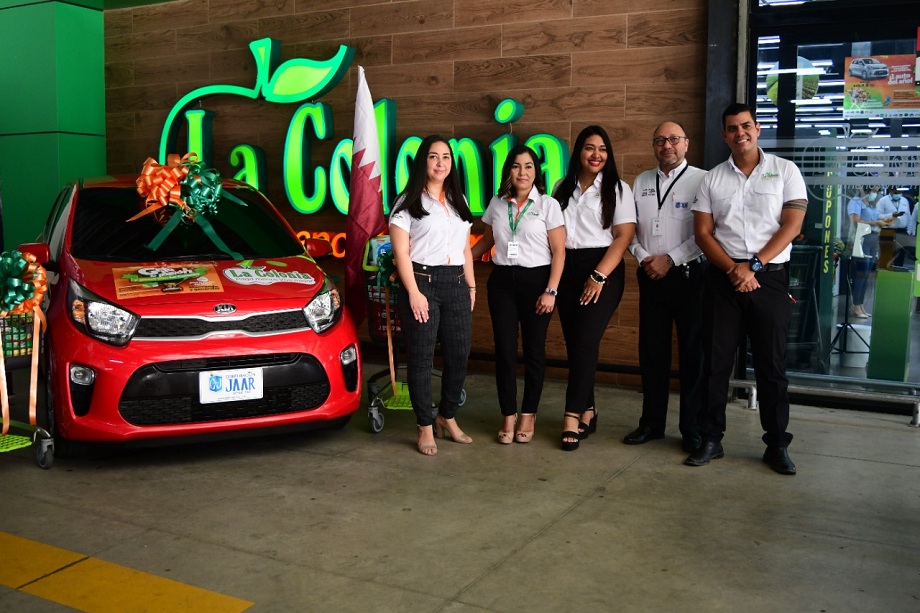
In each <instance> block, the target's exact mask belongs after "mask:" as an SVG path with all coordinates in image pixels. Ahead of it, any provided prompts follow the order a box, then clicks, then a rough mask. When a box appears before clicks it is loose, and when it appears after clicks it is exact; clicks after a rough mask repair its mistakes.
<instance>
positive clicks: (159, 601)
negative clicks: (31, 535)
mask: <svg viewBox="0 0 920 613" xmlns="http://www.w3.org/2000/svg"><path fill="white" fill-rule="evenodd" d="M0 585H4V586H7V587H10V588H13V589H15V590H19V591H21V592H25V593H27V594H32V595H34V596H38V597H40V598H44V599H45V600H51V601H53V602H57V603H59V604H62V605H65V606H68V607H72V608H74V609H79V610H81V611H87V612H88V613H108V612H109V611H112V612H113V613H114V612H118V613H121V612H124V611H151V612H153V611H156V612H166V611H214V612H215V613H216V612H226V613H235V612H239V611H245V610H246V609H248V608H249V607H251V606H252V605H253V604H254V603H252V602H247V601H245V600H240V599H239V598H233V597H231V596H225V595H223V594H218V593H217V592H209V591H207V590H203V589H201V588H197V587H194V586H191V585H186V584H184V583H179V582H178V581H173V580H171V579H164V578H163V577H157V576H156V575H151V574H148V573H143V572H140V571H137V570H133V569H130V568H127V567H125V566H119V565H118V564H112V563H110V562H104V561H102V560H97V559H95V558H89V557H87V556H84V555H82V554H79V553H74V552H72V551H67V550H65V549H59V548H57V547H52V546H51V545H45V544H44V543H39V542H36V541H32V540H29V539H24V538H21V537H18V536H13V535H12V534H7V533H5V532H0Z"/></svg>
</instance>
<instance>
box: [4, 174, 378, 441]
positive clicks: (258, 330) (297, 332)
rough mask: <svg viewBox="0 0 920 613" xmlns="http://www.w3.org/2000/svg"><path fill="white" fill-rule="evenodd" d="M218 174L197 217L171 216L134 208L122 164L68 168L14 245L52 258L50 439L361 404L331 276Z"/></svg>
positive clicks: (248, 423) (308, 422) (227, 425)
mask: <svg viewBox="0 0 920 613" xmlns="http://www.w3.org/2000/svg"><path fill="white" fill-rule="evenodd" d="M222 189H223V191H222V194H223V195H222V196H221V200H220V201H219V202H218V205H217V207H216V212H214V213H213V214H211V215H209V216H208V218H209V223H208V224H197V223H185V222H183V223H180V224H178V225H177V226H176V227H175V228H172V229H170V228H164V224H165V218H164V216H159V215H154V214H149V215H144V216H142V217H140V218H137V219H134V220H132V218H133V217H135V215H137V213H139V212H140V211H142V210H143V207H144V199H143V197H141V196H140V195H139V194H138V191H137V186H136V184H135V178H134V177H131V178H127V177H126V178H113V177H106V178H103V179H98V180H92V181H90V180H85V181H79V182H76V183H74V184H71V185H69V186H68V187H66V188H65V189H64V190H63V191H61V193H60V195H59V196H58V198H57V201H56V202H55V204H54V207H53V209H52V211H51V214H50V216H49V218H48V221H47V223H46V225H45V229H44V233H43V236H42V241H43V242H40V243H36V244H30V245H22V246H21V249H22V250H24V251H29V252H32V253H35V254H36V255H37V256H38V258H39V260H40V261H42V263H43V264H44V266H45V267H46V268H47V270H48V277H49V284H48V295H49V302H48V303H47V305H46V307H47V308H46V314H47V319H48V331H47V334H46V340H45V344H44V352H45V353H44V358H45V359H44V364H45V365H46V375H47V376H46V381H47V388H46V389H47V407H48V411H47V413H48V415H47V417H48V420H49V426H50V427H49V430H51V431H52V432H53V433H54V434H55V439H56V444H55V447H56V449H57V451H58V453H60V452H62V451H63V452H64V453H72V452H74V451H76V450H77V449H80V448H82V447H83V445H81V443H83V442H122V443H128V442H132V441H133V442H149V441H154V440H156V441H162V439H171V438H178V439H180V440H185V441H191V440H196V438H195V437H199V438H210V437H225V436H228V435H231V434H232V433H243V432H246V433H252V432H255V431H260V430H261V431H263V432H267V431H271V430H273V429H285V428H290V427H299V428H304V427H306V428H311V427H335V426H341V425H344V424H345V423H346V422H347V421H348V419H349V418H350V417H351V415H352V413H354V412H355V411H356V410H357V409H358V406H359V403H360V389H359V382H360V380H361V372H360V370H361V367H360V359H359V349H358V338H357V333H356V331H355V326H354V323H353V322H352V320H351V318H350V316H349V315H348V313H347V312H346V311H345V310H344V309H343V307H342V303H341V300H340V298H339V293H338V291H337V290H336V288H335V286H334V284H333V283H332V281H331V280H330V279H329V278H328V277H327V276H326V275H325V274H324V273H323V271H322V269H320V268H319V266H317V264H316V263H315V261H314V260H313V259H312V257H310V255H308V253H307V251H306V250H305V247H304V245H303V244H302V243H301V242H300V241H299V240H298V238H297V236H296V235H295V233H294V232H293V230H292V229H291V227H290V226H289V225H288V224H287V222H286V221H285V220H284V218H283V217H282V216H281V215H280V214H279V213H278V212H277V211H276V210H275V209H274V207H273V206H272V205H271V204H270V203H269V202H268V200H267V199H266V198H265V197H264V196H263V195H262V194H260V193H259V192H258V191H257V190H255V189H253V188H251V187H249V186H248V185H246V184H244V183H239V182H236V181H224V183H223V188H222ZM228 193H229V194H232V196H235V199H233V198H227V196H226V194H228ZM173 214H175V215H177V214H179V213H178V212H176V213H173ZM207 226H210V230H209V231H206V227H207ZM159 241H161V242H159ZM309 246H311V247H312V246H315V245H309Z"/></svg>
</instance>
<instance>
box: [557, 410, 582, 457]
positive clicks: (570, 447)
mask: <svg viewBox="0 0 920 613" xmlns="http://www.w3.org/2000/svg"><path fill="white" fill-rule="evenodd" d="M565 418H571V419H574V420H576V423H578V420H580V419H581V415H579V414H578V413H565V414H564V416H563V419H562V423H563V424H564V423H565ZM562 427H563V428H564V427H565V426H562ZM567 438H573V439H575V440H574V441H567V440H565V439H567ZM580 443H581V437H580V435H579V434H578V432H577V431H575V430H565V431H563V433H562V450H563V451H575V450H576V449H578V445H579V444H580Z"/></svg>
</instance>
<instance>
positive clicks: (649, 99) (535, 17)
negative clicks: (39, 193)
mask: <svg viewBox="0 0 920 613" xmlns="http://www.w3.org/2000/svg"><path fill="white" fill-rule="evenodd" d="M706 7H707V2H706V1H705V0H663V1H661V2H656V3H648V2H644V1H642V0H504V1H502V2H497V1H496V0H392V1H384V0H267V1H265V0H177V1H172V2H167V3H164V4H155V5H149V6H141V7H136V8H129V9H121V10H110V11H106V13H105V62H106V119H107V125H106V132H107V155H108V167H109V172H111V173H121V172H128V173H134V172H138V171H139V169H140V166H141V164H142V163H143V161H144V160H145V159H146V158H147V157H149V156H154V157H155V156H156V154H157V148H158V143H159V136H160V132H161V129H162V127H163V122H164V120H165V117H166V114H167V112H168V111H169V109H170V108H171V107H172V105H173V104H174V103H175V102H176V101H177V100H178V99H179V98H180V97H181V96H182V95H183V94H185V93H187V92H188V91H190V90H192V89H194V88H196V87H200V86H203V85H210V84H215V83H229V84H237V85H247V86H250V85H251V84H252V82H253V79H254V64H253V60H252V57H251V53H250V51H249V48H248V45H249V43H250V42H251V41H253V40H256V39H259V38H263V37H267V36H270V37H273V38H276V39H278V40H279V41H281V43H282V46H281V51H282V60H285V59H290V58H293V57H306V58H313V59H325V58H327V57H330V56H331V55H332V54H333V53H334V52H335V50H336V49H337V47H338V46H339V45H340V44H345V45H350V46H353V47H354V48H355V49H356V50H357V52H356V56H355V60H354V62H353V66H355V65H358V64H361V65H362V66H364V68H365V70H366V73H367V79H368V83H369V85H370V88H371V92H372V94H373V96H374V98H375V99H377V98H383V97H385V98H389V99H392V100H394V101H396V103H397V128H396V131H397V142H402V140H403V139H405V138H406V137H408V136H410V135H422V136H423V135H425V134H429V133H434V132H437V133H440V134H444V135H445V136H453V137H457V138H460V137H470V138H475V139H479V140H480V141H481V142H483V143H489V142H491V141H492V140H494V139H495V138H496V137H498V136H499V135H500V134H502V133H503V132H504V131H505V130H506V129H507V128H505V127H503V126H499V125H497V124H496V123H495V121H494V118H493V112H494V109H495V106H496V104H497V103H498V102H499V101H500V100H502V99H503V98H508V97H511V98H515V99H518V100H521V101H522V102H524V105H525V112H524V116H523V117H522V119H521V120H520V121H519V122H517V123H516V124H515V125H514V127H513V130H514V132H515V133H516V134H518V135H519V136H520V137H521V138H522V139H526V138H527V137H529V136H530V135H532V134H536V133H543V132H546V133H550V134H554V135H556V136H558V137H560V138H562V139H564V140H566V141H567V142H569V143H571V142H572V140H573V139H574V137H575V136H576V135H577V133H578V132H579V130H581V129H582V128H583V127H584V126H585V125H588V124H591V123H599V124H601V125H603V126H605V127H606V128H607V130H608V132H609V133H610V135H611V138H612V140H613V146H614V152H615V155H616V159H617V164H618V167H619V169H620V171H621V173H623V175H624V178H625V179H626V180H627V181H629V182H632V179H633V178H634V177H635V175H636V174H638V173H639V172H640V171H642V170H644V169H646V168H649V167H651V166H652V165H654V158H653V156H652V150H651V143H650V140H651V134H652V131H653V130H654V127H655V126H656V125H657V124H658V123H659V122H660V121H662V120H664V119H673V120H678V121H680V122H682V123H683V124H684V125H685V126H686V128H687V133H688V135H689V136H690V138H691V143H692V144H691V149H690V155H689V156H688V157H689V159H690V161H691V163H693V164H696V165H701V163H702V157H703V156H702V153H703V150H702V144H703V134H702V126H703V118H704V107H705V95H706V88H705V75H706ZM356 80H357V79H356V70H355V69H354V68H352V69H351V70H350V71H349V74H348V75H347V76H346V78H345V79H343V81H342V82H341V83H340V84H339V85H338V86H337V87H336V88H335V89H334V90H333V91H332V92H330V93H329V94H327V95H326V96H325V97H324V98H323V101H325V102H327V103H329V104H330V105H331V106H332V108H333V113H334V117H335V134H334V137H333V138H332V139H330V140H328V141H318V142H315V143H314V147H313V157H314V160H315V163H316V164H317V165H324V166H327V165H328V160H329V157H330V154H331V152H332V147H333V146H334V143H336V142H338V140H340V139H342V138H349V137H351V135H352V117H353V114H354V98H355V84H356ZM208 108H209V109H211V110H213V111H215V112H216V117H215V121H214V136H215V142H214V154H215V156H214V157H215V166H217V167H218V168H219V169H220V170H221V171H222V172H225V173H228V174H229V173H230V168H229V166H227V164H226V161H225V160H226V156H227V152H228V151H229V150H230V148H231V147H233V146H234V145H236V144H239V143H244V142H245V143H249V144H253V145H258V146H261V147H262V148H263V149H264V150H265V151H266V152H267V157H268V160H267V162H268V174H269V184H268V187H267V190H266V191H267V192H268V195H269V196H270V197H271V198H272V200H274V201H275V202H276V203H277V204H279V205H280V207H279V208H282V209H286V214H288V216H289V218H291V221H292V225H294V226H295V228H297V229H314V230H315V229H324V230H341V229H343V228H344V219H343V218H342V216H341V215H339V214H337V213H325V212H323V213H319V214H317V215H313V216H310V217H309V218H307V217H304V216H301V215H299V214H298V213H296V212H295V211H293V209H291V208H290V207H288V206H287V201H286V197H285V193H284V189H283V185H282V184H281V176H282V157H281V152H282V151H283V147H284V140H285V135H286V132H287V126H288V123H289V121H290V116H291V113H292V112H293V110H294V108H295V107H291V106H287V105H272V104H266V103H258V102H251V101H248V100H245V99H238V98H237V99H220V98H212V99H210V100H209V101H208ZM477 229H478V228H474V232H475V231H476V230H477ZM627 264H628V270H627V289H626V294H625V296H624V299H623V302H622V304H621V306H620V308H619V310H618V312H617V314H616V315H615V316H614V319H613V321H612V322H611V325H610V328H609V330H608V332H607V334H606V336H605V338H604V342H603V344H602V347H601V361H602V362H603V363H604V364H608V365H624V366H636V365H637V364H638V359H637V351H636V342H637V337H638V311H637V306H638V295H637V290H636V282H635V268H636V263H635V261H634V260H633V259H632V257H631V256H629V257H628V262H627ZM477 266H478V278H479V280H478V285H479V287H480V288H482V289H484V288H485V286H486V278H487V276H488V270H489V265H487V264H482V265H477ZM330 267H331V268H332V269H333V271H335V270H337V269H338V268H339V267H338V266H337V265H336V264H332V265H331V266H330ZM479 302H480V305H479V307H478V308H477V309H476V313H475V318H474V328H475V332H474V348H473V350H474V352H477V353H489V352H491V347H492V343H491V327H490V322H489V317H488V309H487V308H486V295H485V292H484V291H480V292H479ZM548 349H549V355H550V357H551V358H558V359H565V348H564V344H563V341H562V334H561V330H560V328H559V325H558V320H557V319H554V320H553V324H552V327H551V331H550V340H549V347H548ZM563 372H564V371H563ZM557 374H558V373H557ZM599 378H600V379H606V380H608V381H610V382H616V383H620V384H627V385H635V384H637V382H638V378H637V377H635V376H629V375H607V376H601V377H599Z"/></svg>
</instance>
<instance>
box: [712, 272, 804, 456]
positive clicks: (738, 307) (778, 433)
mask: <svg viewBox="0 0 920 613" xmlns="http://www.w3.org/2000/svg"><path fill="white" fill-rule="evenodd" d="M705 278H706V298H705V304H706V306H705V320H704V322H705V323H704V332H703V334H704V350H705V356H706V365H705V367H704V368H705V372H706V377H705V379H704V387H703V394H704V396H703V398H704V402H703V410H702V411H701V412H700V434H701V435H702V437H703V440H711V441H720V440H722V436H723V435H724V433H725V405H726V403H727V402H728V381H729V379H730V378H731V374H732V367H733V365H734V363H735V356H736V354H737V350H738V346H739V344H740V342H741V340H742V338H743V335H745V334H746V335H747V337H748V339H749V340H750V342H751V354H752V355H753V357H754V373H755V377H756V380H757V396H758V398H759V400H760V425H761V427H763V430H764V435H763V442H764V443H766V444H767V445H770V446H775V447H786V446H788V445H789V443H790V441H792V435H791V434H790V433H788V432H786V428H787V427H788V425H789V394H788V387H789V381H788V379H787V378H786V341H787V333H788V330H789V321H790V320H791V319H792V299H791V298H790V297H789V274H788V272H787V270H786V269H785V268H781V269H779V270H775V271H769V272H767V271H765V272H759V273H757V281H758V282H759V283H760V288H759V289H757V290H755V291H753V292H745V293H742V292H736V291H735V290H734V288H733V287H732V285H731V283H730V282H729V280H728V275H726V274H725V273H724V272H723V271H721V270H719V269H717V268H716V267H714V266H710V267H709V269H708V270H707V271H706V275H705Z"/></svg>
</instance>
